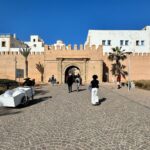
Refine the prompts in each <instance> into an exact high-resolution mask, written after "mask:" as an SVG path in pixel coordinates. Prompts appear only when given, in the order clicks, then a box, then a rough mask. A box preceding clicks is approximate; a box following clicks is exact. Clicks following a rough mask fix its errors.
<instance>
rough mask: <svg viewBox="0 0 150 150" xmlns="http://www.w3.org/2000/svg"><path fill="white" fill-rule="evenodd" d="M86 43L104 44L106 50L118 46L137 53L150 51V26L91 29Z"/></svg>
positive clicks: (108, 50)
mask: <svg viewBox="0 0 150 150" xmlns="http://www.w3.org/2000/svg"><path fill="white" fill-rule="evenodd" d="M85 45H90V46H92V45H96V46H98V45H103V51H104V52H110V51H111V49H112V48H114V47H116V46H118V47H122V49H124V50H126V51H132V52H137V53H145V52H150V26H146V27H145V28H143V29H142V30H89V31H88V35H87V40H86V42H85Z"/></svg>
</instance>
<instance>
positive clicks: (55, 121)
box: [0, 84, 150, 150]
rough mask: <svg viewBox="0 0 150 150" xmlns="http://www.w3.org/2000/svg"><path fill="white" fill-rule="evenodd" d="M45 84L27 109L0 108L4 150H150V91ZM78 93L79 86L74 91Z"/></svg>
mask: <svg viewBox="0 0 150 150" xmlns="http://www.w3.org/2000/svg"><path fill="white" fill-rule="evenodd" d="M81 88H82V90H81V91H80V92H76V91H73V92H72V93H68V91H67V87H66V86H65V85H62V86H53V87H52V86H49V85H48V86H43V87H41V88H39V89H37V95H36V96H35V100H33V101H31V102H30V104H29V106H27V107H24V108H0V150H150V92H149V91H144V90H140V89H133V90H131V91H130V92H128V90H127V88H122V89H119V90H117V89H116V88H115V87H114V85H107V84H103V85H101V86H100V91H99V93H100V99H101V101H102V102H101V105H99V106H92V105H91V103H90V93H89V91H88V90H87V87H86V86H82V87H81ZM74 89H75V87H74Z"/></svg>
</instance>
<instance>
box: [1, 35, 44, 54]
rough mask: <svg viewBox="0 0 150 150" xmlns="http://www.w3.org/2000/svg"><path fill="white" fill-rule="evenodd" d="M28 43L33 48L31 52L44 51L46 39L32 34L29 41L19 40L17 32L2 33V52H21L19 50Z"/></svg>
mask: <svg viewBox="0 0 150 150" xmlns="http://www.w3.org/2000/svg"><path fill="white" fill-rule="evenodd" d="M26 45H28V46H29V47H30V48H31V52H44V41H43V40H42V39H41V38H40V37H39V36H38V35H31V36H30V41H28V42H23V41H20V40H18V39H17V38H16V35H15V34H14V35H11V34H2V35H0V52H2V51H10V52H12V51H15V52H19V50H20V49H21V48H24V47H26Z"/></svg>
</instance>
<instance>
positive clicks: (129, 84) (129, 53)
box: [126, 52, 132, 91]
mask: <svg viewBox="0 0 150 150" xmlns="http://www.w3.org/2000/svg"><path fill="white" fill-rule="evenodd" d="M126 54H127V55H129V58H128V91H130V88H131V82H130V55H131V54H132V52H126Z"/></svg>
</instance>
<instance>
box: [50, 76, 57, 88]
mask: <svg viewBox="0 0 150 150" xmlns="http://www.w3.org/2000/svg"><path fill="white" fill-rule="evenodd" d="M55 81H56V80H55V77H54V75H52V77H51V84H52V86H54V84H55Z"/></svg>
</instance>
